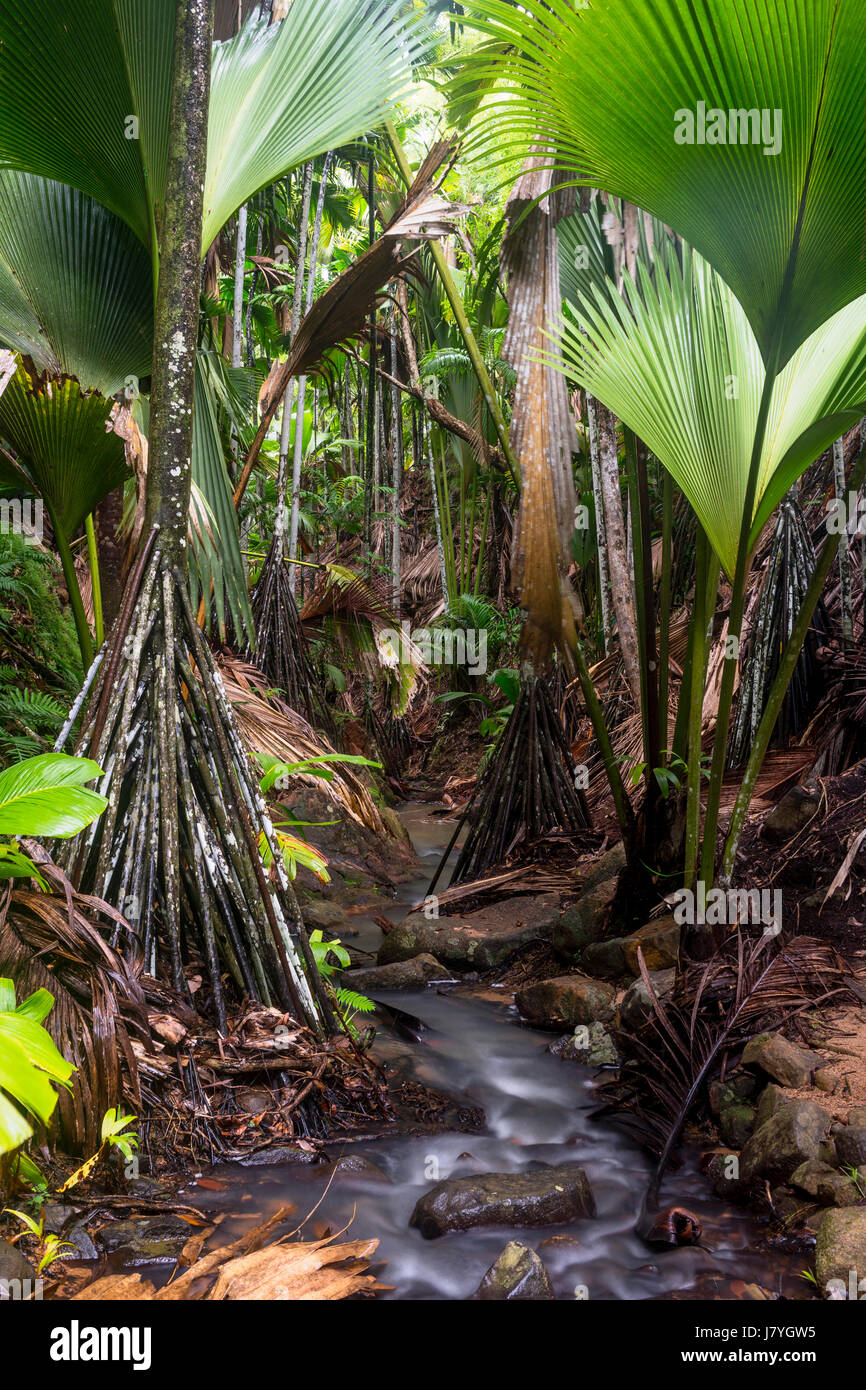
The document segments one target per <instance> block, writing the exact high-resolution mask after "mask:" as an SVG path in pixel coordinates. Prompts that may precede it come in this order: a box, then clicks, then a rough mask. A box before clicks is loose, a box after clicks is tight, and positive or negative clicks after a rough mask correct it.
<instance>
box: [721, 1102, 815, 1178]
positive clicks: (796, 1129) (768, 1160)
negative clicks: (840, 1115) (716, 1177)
mask: <svg viewBox="0 0 866 1390" xmlns="http://www.w3.org/2000/svg"><path fill="white" fill-rule="evenodd" d="M831 1123H832V1121H831V1119H830V1116H829V1115H828V1114H827V1112H826V1110H822V1109H821V1106H820V1105H816V1104H815V1102H814V1101H813V1100H790V1101H788V1102H787V1104H786V1105H785V1106H784V1107H783V1108H782V1109H781V1110H777V1111H776V1114H775V1115H773V1116H772V1117H771V1118H770V1119H769V1120H767V1122H766V1124H763V1125H761V1127H760V1129H756V1130H755V1132H754V1134H753V1135H752V1137H751V1139H749V1141H748V1143H747V1144H746V1145H745V1147H744V1148H743V1152H742V1154H741V1163H740V1169H741V1176H742V1178H743V1181H744V1182H751V1181H752V1179H753V1178H758V1177H760V1178H767V1179H769V1180H770V1182H787V1181H788V1180H789V1178H790V1177H791V1174H792V1173H793V1172H794V1171H795V1170H796V1169H797V1168H799V1166H800V1164H801V1163H805V1162H806V1160H807V1159H810V1158H812V1159H817V1158H820V1157H821V1143H822V1141H823V1139H824V1136H825V1135H826V1133H827V1131H828V1130H829V1128H830V1125H831Z"/></svg>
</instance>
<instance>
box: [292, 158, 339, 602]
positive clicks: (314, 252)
mask: <svg viewBox="0 0 866 1390" xmlns="http://www.w3.org/2000/svg"><path fill="white" fill-rule="evenodd" d="M330 167H331V155H330V153H328V154H326V155H325V163H324V165H323V167H322V177H321V181H320V183H319V196H318V198H317V200H316V218H315V222H314V223H313V236H312V240H311V241H310V270H309V274H308V276H307V298H306V303H305V305H304V309H305V312H306V313H309V312H310V309H311V308H312V307H313V294H314V292H315V288H316V262H317V261H318V259H319V240H320V238H321V235H322V215H323V213H324V210H325V190H326V188H327V185H328V170H329V169H330ZM294 332H297V329H295V330H294ZM294 332H293V336H294ZM306 393H307V378H306V377H305V376H302V377H300V378H299V379H298V402H297V406H296V408H295V452H294V457H293V459H292V519H291V523H290V526H289V559H290V560H296V559H297V557H298V518H299V516H300V511H301V464H302V463H303V459H304V399H305V396H306ZM297 568H298V567H297V565H292V566H291V567H290V569H289V588H290V589H291V591H292V594H293V595H294V592H295V588H296V585H297Z"/></svg>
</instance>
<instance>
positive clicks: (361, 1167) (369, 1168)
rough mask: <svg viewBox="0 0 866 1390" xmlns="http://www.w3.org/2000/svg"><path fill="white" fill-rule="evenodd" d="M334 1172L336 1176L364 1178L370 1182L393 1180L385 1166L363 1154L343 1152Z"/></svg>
mask: <svg viewBox="0 0 866 1390" xmlns="http://www.w3.org/2000/svg"><path fill="white" fill-rule="evenodd" d="M332 1172H333V1174H334V1176H335V1177H338V1176H345V1177H348V1178H362V1179H365V1180H367V1181H369V1182H390V1181H391V1179H390V1178H389V1177H388V1174H387V1173H386V1172H385V1170H384V1168H380V1167H379V1165H378V1163H373V1162H371V1160H370V1159H369V1158H364V1156H363V1154H343V1155H342V1156H341V1157H340V1158H338V1159H337V1161H336V1163H335V1164H334V1167H333V1169H332Z"/></svg>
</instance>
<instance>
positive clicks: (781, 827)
mask: <svg viewBox="0 0 866 1390" xmlns="http://www.w3.org/2000/svg"><path fill="white" fill-rule="evenodd" d="M820 804H821V797H820V795H819V794H818V792H815V791H810V790H809V789H808V788H807V787H791V788H790V790H789V791H786V792H785V795H784V796H783V797H782V798H781V800H780V801H779V802H778V803H777V805H775V806H774V807H773V809H772V811H771V812H770V814H769V815H768V816H767V817H766V819H765V820H764V823H763V825H762V826H761V836H762V838H763V839H765V840H769V841H770V843H771V844H774V845H781V844H783V843H784V842H785V840H790V838H791V836H792V835H796V834H797V832H798V831H799V830H802V829H803V827H804V826H805V825H807V824H808V822H809V821H810V820H811V819H812V817H813V816H814V814H815V812H816V811H817V810H818V807H819V806H820Z"/></svg>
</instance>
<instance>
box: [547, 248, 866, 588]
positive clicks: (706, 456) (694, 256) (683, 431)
mask: <svg viewBox="0 0 866 1390" xmlns="http://www.w3.org/2000/svg"><path fill="white" fill-rule="evenodd" d="M559 360H560V365H561V366H562V367H563V368H564V369H565V370H566V371H567V372H568V373H569V374H570V375H572V376H573V377H574V378H575V379H576V380H578V381H579V382H580V384H581V385H583V386H585V387H586V389H587V390H588V391H590V392H591V393H592V394H593V395H594V396H596V397H597V398H598V399H599V400H600V401H602V402H603V403H604V404H605V405H606V406H607V407H608V408H609V409H610V410H612V411H613V412H614V414H615V415H617V416H618V417H619V418H620V419H621V420H623V421H624V422H625V423H626V424H627V425H628V426H629V427H630V428H631V429H633V430H634V431H635V433H636V434H638V435H639V437H640V438H641V439H643V440H645V442H646V444H647V445H648V447H649V448H650V449H651V450H652V451H653V452H654V453H655V454H656V455H657V456H658V458H659V459H661V461H662V463H663V464H664V466H665V467H666V468H667V469H668V470H669V471H670V472H671V474H672V475H673V477H674V478H675V479H676V481H677V483H678V484H679V486H680V487H681V488H682V490H683V492H684V493H685V495H686V496H687V497H688V499H689V501H690V503H691V504H692V506H693V507H694V510H695V512H696V513H697V515H698V517H699V519H700V521H701V525H702V526H703V527H704V530H705V531H706V533H707V535H708V537H709V539H710V541H711V543H712V546H713V549H714V550H715V552H716V555H717V556H718V558H719V560H720V561H721V563H722V565H723V566H724V568H725V570H726V572H727V573H728V574H729V575H731V576H733V574H734V570H735V567H736V560H737V550H738V544H739V535H740V527H741V518H742V515H743V509H744V507H745V499H746V494H747V486H748V477H749V467H750V459H751V453H752V445H753V439H754V435H755V428H756V421H757V417H758V411H759V406H760V401H761V395H762V392H763V388H764V380H765V372H764V365H763V362H762V359H761V352H760V347H759V344H758V341H757V339H756V338H755V335H754V333H753V332H752V329H751V327H750V326H749V322H748V319H747V317H746V314H745V312H744V310H743V308H742V307H741V305H740V304H739V303H738V301H737V300H736V298H735V296H734V295H733V293H732V292H731V290H730V289H729V288H728V286H727V285H726V284H725V282H724V281H723V280H722V279H721V277H720V276H719V275H717V274H716V273H715V272H714V271H713V269H712V268H711V266H709V265H708V264H707V262H706V261H705V260H704V259H703V258H702V257H701V256H700V255H698V253H697V252H693V251H690V250H689V249H687V248H686V249H684V252H683V262H682V265H680V262H679V259H678V258H677V256H676V254H675V252H674V249H673V247H672V246H671V247H669V248H668V249H667V251H666V257H665V265H664V272H663V273H662V271H661V268H660V263H659V261H658V260H657V261H656V274H655V277H654V278H651V277H650V274H649V273H648V271H647V270H646V268H645V266H644V264H643V263H642V262H639V263H638V274H637V282H636V283H635V282H634V281H632V280H631V279H630V277H628V276H626V278H625V285H624V295H623V296H622V297H620V296H619V295H617V294H610V293H606V294H602V293H600V292H598V291H597V290H595V291H594V292H593V293H592V295H591V296H587V297H586V298H583V299H581V301H580V303H579V304H578V305H575V306H571V310H570V312H569V314H568V317H567V318H566V319H565V321H564V323H563V325H562V339H561V358H560V359H559ZM864 405H866V296H863V297H861V298H860V299H858V300H855V301H854V302H853V303H851V304H848V305H846V306H845V307H844V308H842V309H840V310H839V312H838V313H836V314H834V315H833V316H832V318H830V319H829V320H828V321H827V322H826V323H824V324H822V325H821V326H820V327H819V328H817V329H816V330H815V332H814V333H813V334H812V335H811V336H810V337H809V338H808V339H807V340H806V342H805V343H803V344H802V345H801V347H799V348H798V349H797V351H796V352H795V354H794V355H793V357H792V358H791V359H790V361H789V362H788V364H787V366H786V367H785V368H784V370H783V372H782V373H781V375H780V376H779V377H777V378H776V381H775V384H774V387H773V394H772V397H771V401H770V409H769V416H768V422H767V430H766V435H765V438H764V443H763V451H762V455H761V460H760V467H759V473H758V486H757V493H756V498H755V507H754V512H753V517H752V524H751V543H754V541H755V539H756V538H757V535H758V533H759V532H760V530H761V528H762V527H763V525H764V523H765V522H766V520H767V518H768V517H769V515H770V514H771V512H772V511H773V509H774V508H775V507H776V505H777V504H778V502H779V501H780V500H781V498H782V497H783V496H784V494H785V493H786V492H787V490H788V488H789V487H790V486H791V484H792V482H794V481H795V480H796V478H797V477H798V476H799V475H800V473H801V472H802V471H803V469H804V468H805V467H807V466H808V464H809V463H811V462H812V460H813V459H814V458H815V456H816V455H817V454H819V453H820V452H821V450H822V449H824V448H825V447H826V446H827V445H828V444H830V443H831V442H832V440H833V439H834V438H836V437H837V436H838V435H839V434H840V433H841V432H842V431H843V430H844V429H846V428H848V427H850V425H853V424H855V423H856V422H857V421H858V420H859V419H860V418H861V416H862V415H863V412H864Z"/></svg>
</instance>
